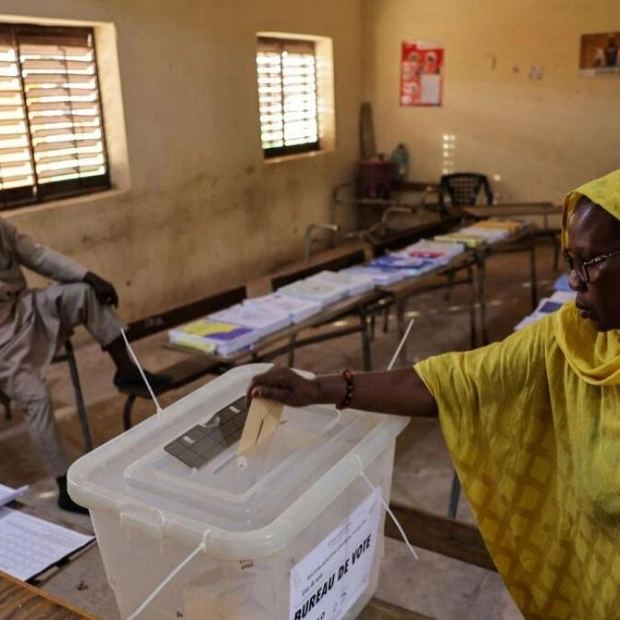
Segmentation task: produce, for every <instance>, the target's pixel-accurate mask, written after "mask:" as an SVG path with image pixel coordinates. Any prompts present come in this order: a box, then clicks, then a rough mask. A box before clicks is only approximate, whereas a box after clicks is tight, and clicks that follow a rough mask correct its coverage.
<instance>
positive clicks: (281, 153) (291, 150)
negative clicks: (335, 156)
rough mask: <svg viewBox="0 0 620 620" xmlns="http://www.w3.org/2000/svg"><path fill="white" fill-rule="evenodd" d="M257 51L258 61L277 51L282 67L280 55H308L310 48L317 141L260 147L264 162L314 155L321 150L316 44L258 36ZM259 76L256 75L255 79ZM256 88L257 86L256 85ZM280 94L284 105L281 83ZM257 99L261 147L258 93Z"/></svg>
mask: <svg viewBox="0 0 620 620" xmlns="http://www.w3.org/2000/svg"><path fill="white" fill-rule="evenodd" d="M256 43H257V50H256V57H257V61H258V55H259V54H260V53H261V52H263V53H265V52H267V51H271V52H273V51H275V50H278V51H279V54H280V61H281V65H280V66H282V54H283V53H284V52H287V51H292V52H293V53H294V52H295V51H297V52H298V53H299V51H305V52H306V53H309V48H311V53H312V56H313V58H314V106H315V108H316V117H315V121H316V134H317V139H316V140H315V141H313V142H304V143H302V144H288V145H287V144H284V145H283V146H277V147H268V148H265V147H264V146H263V147H262V150H263V156H264V158H265V159H266V160H269V159H274V158H278V157H286V156H289V155H300V154H305V153H315V152H317V151H321V150H322V148H323V147H322V144H321V115H320V110H319V102H320V94H319V76H318V70H317V64H318V58H317V43H316V41H314V40H312V39H306V38H303V39H301V38H292V37H287V36H286V35H283V36H277V35H269V36H267V35H262V34H258V35H257V37H256ZM280 76H281V77H283V76H284V72H283V71H282V70H281V71H280ZM259 77H260V76H259V75H258V73H257V78H259ZM257 86H258V84H257ZM280 94H281V96H282V102H283V103H284V98H285V97H284V85H283V83H281V88H280ZM258 98H259V130H260V133H261V146H262V145H263V140H262V134H263V123H262V121H261V120H260V115H261V113H260V107H261V101H260V99H261V97H260V92H258ZM282 127H283V130H284V127H285V123H283V126H282Z"/></svg>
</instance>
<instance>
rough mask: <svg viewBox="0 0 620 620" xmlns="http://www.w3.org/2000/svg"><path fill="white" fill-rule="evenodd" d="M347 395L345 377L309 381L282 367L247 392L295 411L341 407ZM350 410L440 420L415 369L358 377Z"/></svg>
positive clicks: (256, 381)
mask: <svg viewBox="0 0 620 620" xmlns="http://www.w3.org/2000/svg"><path fill="white" fill-rule="evenodd" d="M346 394H347V384H346V381H345V379H344V377H343V376H342V374H337V375H319V376H317V377H316V378H314V379H305V378H303V377H301V376H300V375H298V374H297V373H296V372H294V371H292V370H291V369H290V368H284V367H279V366H274V367H273V368H272V369H271V370H268V371H267V372H265V373H263V374H260V375H257V376H256V377H254V378H253V379H252V382H251V383H250V386H249V388H248V392H247V396H248V400H251V398H252V397H253V396H257V397H260V398H270V399H272V400H277V401H279V402H282V403H284V404H285V405H292V406H294V407H303V406H305V405H311V404H319V403H321V404H333V405H338V404H339V403H342V402H343V400H344V398H345V396H346ZM348 406H349V407H352V408H355V409H364V410H366V411H377V412H380V413H393V414H398V415H405V416H421V417H434V416H437V403H436V402H435V399H434V398H433V397H432V396H431V393H430V392H429V391H428V389H427V388H426V386H425V385H424V383H423V382H422V380H421V379H420V377H419V376H418V374H417V373H416V372H415V370H414V369H413V368H399V369H396V370H389V371H384V372H360V373H354V374H353V391H352V399H351V400H350V403H349V405H348Z"/></svg>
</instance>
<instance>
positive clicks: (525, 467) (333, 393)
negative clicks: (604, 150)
mask: <svg viewBox="0 0 620 620" xmlns="http://www.w3.org/2000/svg"><path fill="white" fill-rule="evenodd" d="M562 242H563V247H564V251H565V256H566V260H567V263H568V266H569V270H570V285H571V288H572V289H573V290H574V291H575V292H576V294H577V297H576V301H575V303H568V304H565V305H564V306H563V307H562V308H561V309H560V310H559V311H557V312H555V313H554V314H552V315H550V316H549V317H547V318H545V319H542V320H540V321H538V322H537V323H535V324H533V325H531V326H530V327H528V328H525V329H523V330H520V331H518V332H516V333H514V334H512V335H511V336H509V337H508V338H506V339H505V340H503V341H502V342H498V343H494V344H491V345H489V346H486V347H483V348H480V349H476V350H473V351H466V352H458V353H447V354H444V355H438V356H435V357H431V358H428V359H426V360H424V361H422V362H420V363H418V364H416V365H415V366H414V367H413V368H400V369H396V370H392V371H386V372H370V373H356V374H355V375H353V374H352V373H351V372H350V371H348V370H345V371H343V372H342V373H341V374H337V375H321V376H317V377H316V378H314V379H312V380H307V379H304V378H302V377H300V376H299V375H298V374H296V373H294V372H292V371H291V370H289V369H287V368H273V369H272V370H270V371H268V372H267V373H264V374H262V375H258V376H257V377H255V378H254V379H253V381H252V383H251V385H250V386H249V389H248V397H249V398H251V397H253V396H259V397H263V398H271V399H275V400H279V401H281V402H283V403H285V404H289V405H293V406H304V405H308V404H312V403H334V404H336V406H338V407H341V408H342V407H349V406H351V407H355V408H358V409H365V410H371V411H380V412H384V413H392V414H399V415H408V416H438V417H439V420H440V424H441V428H442V431H443V434H444V437H445V439H446V442H447V445H448V448H449V450H450V454H451V456H452V459H453V461H454V465H455V468H456V470H457V472H458V475H459V478H460V480H461V484H462V487H463V489H464V491H465V493H466V495H467V498H468V500H469V503H470V505H471V507H472V510H473V512H474V516H475V518H476V522H477V524H478V527H479V528H480V532H481V534H482V536H483V538H484V540H485V543H486V545H487V548H488V550H489V552H490V554H491V557H492V558H493V561H494V562H495V565H496V566H497V569H498V571H499V573H500V574H501V575H502V577H503V579H504V582H505V583H506V586H507V587H508V589H509V591H510V592H511V594H512V596H513V598H514V599H515V601H516V603H517V605H518V606H519V608H520V609H521V612H522V613H523V615H524V616H525V617H526V618H528V619H537V620H538V619H541V620H542V619H545V620H552V619H553V620H555V619H564V618H589V619H593V620H617V619H618V618H620V170H618V171H615V172H612V173H611V174H608V175H607V176H605V177H602V178H600V179H597V180H595V181H591V182H590V183H586V184H585V185H583V186H582V187H580V188H578V189H577V190H575V191H573V192H570V193H569V194H568V195H567V196H566V199H565V202H564V212H563V226H562Z"/></svg>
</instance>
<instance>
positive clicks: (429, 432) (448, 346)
mask: <svg viewBox="0 0 620 620" xmlns="http://www.w3.org/2000/svg"><path fill="white" fill-rule="evenodd" d="M537 255H538V266H539V294H540V295H544V294H546V293H548V292H549V291H550V288H551V284H552V283H553V281H554V279H555V277H556V276H557V274H555V273H554V272H553V270H552V251H551V249H550V248H549V247H541V248H539V250H538V252H537ZM487 282H488V286H487V289H488V290H487V302H488V325H489V329H490V335H491V339H492V340H499V339H501V338H503V337H504V336H506V335H507V334H509V333H510V331H511V329H512V326H513V325H515V324H516V323H517V322H518V321H519V320H520V319H521V318H522V317H523V316H524V315H526V314H528V313H529V312H530V308H531V307H530V287H529V271H528V258H527V254H526V253H518V254H509V255H496V256H492V257H491V258H490V259H489V261H488V276H487ZM408 307H409V314H410V316H415V317H416V323H415V325H414V328H413V331H412V334H411V336H410V339H409V341H408V343H407V351H408V356H409V359H410V360H411V361H415V360H417V359H422V358H424V357H426V356H428V355H432V354H435V353H440V352H443V351H448V350H454V349H464V348H467V347H468V314H467V305H466V293H465V291H464V290H458V289H456V290H454V291H453V292H452V294H451V296H450V299H448V300H446V299H445V298H444V293H427V294H424V295H422V296H419V297H416V298H413V299H412V300H411V301H410V302H409V306H408ZM163 342H164V339H157V338H155V339H153V341H152V342H148V343H145V344H141V345H140V346H138V348H137V352H138V355H139V358H140V359H141V361H142V363H143V364H144V366H145V367H147V368H149V369H151V370H156V369H157V368H158V367H161V366H163V365H166V364H168V363H170V362H171V361H172V360H173V359H176V358H177V357H178V356H179V354H178V353H177V352H174V351H170V350H166V349H163V348H162V347H161V345H162V343H163ZM396 344H397V336H396V329H395V325H394V320H393V318H390V323H389V330H388V332H387V333H385V334H384V333H382V331H381V329H378V330H377V334H376V337H375V340H374V342H373V347H372V352H373V363H374V367H375V368H377V369H381V368H385V367H386V365H387V363H388V361H389V359H390V358H391V356H392V353H393V351H394V349H395V347H396ZM77 357H78V364H79V368H80V373H81V378H82V383H83V388H84V395H85V399H86V404H87V408H88V415H89V419H90V424H91V430H92V433H93V439H94V442H95V444H96V445H100V444H101V443H104V442H105V441H107V440H109V439H111V438H112V437H114V436H116V435H117V434H119V433H120V432H121V411H122V405H123V398H122V397H121V396H120V395H119V394H118V393H117V392H116V390H115V389H114V388H113V386H112V374H113V370H112V365H111V363H110V361H109V360H108V359H107V356H105V355H103V354H101V352H100V351H99V349H98V347H97V346H96V345H93V344H88V345H84V346H81V347H79V348H78V350H77ZM278 361H280V362H281V363H285V361H286V360H285V359H284V358H282V359H281V360H278ZM296 366H297V367H299V368H305V369H308V370H312V371H315V372H332V371H339V370H340V369H341V368H342V367H343V366H348V367H350V368H352V369H355V368H359V367H360V366H361V355H360V342H359V337H358V336H357V335H353V336H349V337H346V338H342V339H339V340H333V341H329V342H327V343H322V344H320V345H316V346H311V347H307V348H305V349H302V350H300V351H298V353H297V360H296ZM49 383H50V388H51V392H52V395H53V398H54V401H55V404H56V416H57V420H58V423H59V426H60V429H61V433H62V435H63V439H64V441H65V444H66V446H67V450H68V452H69V453H70V455H71V456H72V458H76V457H78V456H79V455H80V454H81V452H82V448H81V439H80V434H79V427H78V423H77V419H76V411H75V407H74V401H73V395H72V391H71V384H70V380H69V374H68V370H67V368H66V367H65V365H63V364H58V365H55V366H53V367H52V369H51V372H50V375H49ZM196 387H197V385H193V386H189V387H188V388H186V389H185V390H183V391H182V392H181V391H178V392H176V393H170V394H167V395H166V396H165V397H164V398H163V399H162V400H163V402H162V405H163V406H165V405H166V404H169V403H171V402H173V401H174V400H176V399H177V398H179V397H180V396H181V395H182V394H184V393H187V392H190V391H191V390H192V389H194V388H196ZM134 411H135V414H134V420H136V421H139V420H140V419H144V418H146V417H148V416H149V415H152V413H153V407H152V405H150V404H149V403H147V402H145V401H142V402H139V403H138V404H137V405H136V407H135V408H134ZM0 453H1V454H2V455H3V458H2V462H1V463H0V482H2V483H4V484H8V485H12V486H17V485H20V484H25V483H28V484H30V485H31V490H30V491H29V493H28V494H27V495H26V496H25V497H24V499H23V502H24V503H26V504H28V505H29V506H33V507H35V508H36V509H37V511H38V513H39V514H40V515H41V516H47V517H48V518H50V519H52V520H57V521H60V522H65V523H67V522H68V523H71V524H74V525H75V526H77V527H79V528H81V529H82V530H83V531H92V528H91V524H90V519H89V517H87V516H78V515H71V514H68V513H65V512H61V511H59V510H58V509H57V508H56V504H55V499H56V497H55V483H54V482H53V481H52V480H51V479H49V478H47V477H46V475H45V472H44V471H43V470H42V469H41V467H40V466H39V464H38V461H37V459H36V455H35V454H34V453H33V450H32V448H31V446H30V443H29V440H28V436H27V434H26V431H25V429H24V425H23V421H22V416H21V413H20V412H19V411H16V412H15V417H14V419H13V420H12V421H10V422H8V421H5V420H1V421H0ZM451 480H452V468H451V464H450V459H449V457H448V455H447V452H446V448H445V445H444V442H443V439H442V436H441V432H440V429H439V427H438V424H437V422H436V421H433V420H416V419H413V420H412V422H411V424H410V425H409V426H408V428H407V429H406V430H405V431H404V432H403V434H402V435H401V436H400V437H399V439H398V442H397V455H396V461H395V469H394V481H393V491H392V497H393V499H395V500H397V501H399V502H402V503H408V504H412V505H415V506H418V507H421V508H424V509H426V510H429V511H433V512H437V513H442V514H445V511H446V509H447V505H448V496H449V490H450V484H451ZM458 518H459V519H461V520H464V521H471V514H470V512H469V508H468V506H467V504H466V501H465V500H464V499H463V498H461V501H460V504H459V510H458ZM419 555H420V559H419V561H417V562H416V561H414V560H413V559H412V557H411V556H410V555H409V552H408V551H407V548H406V547H405V545H404V544H402V543H400V542H398V541H395V540H387V541H386V554H385V557H384V559H383V562H382V566H381V576H380V582H379V587H378V590H377V593H376V595H377V596H378V597H379V598H382V599H384V600H386V601H389V602H391V603H394V604H396V605H399V606H402V607H405V608H408V609H411V610H414V611H417V612H419V613H422V614H426V615H428V616H431V617H433V618H437V619H438V620H453V619H455V618H459V619H463V620H465V619H467V620H474V619H480V618H490V619H503V620H516V619H517V618H521V615H520V614H519V612H518V610H517V609H516V608H515V606H514V603H513V602H512V600H511V598H510V596H509V594H508V593H507V591H506V589H505V587H504V586H503V584H502V581H501V579H500V578H499V577H498V575H497V574H495V573H492V572H490V571H486V570H484V569H480V568H477V567H474V566H471V565H468V564H464V563H462V562H459V561H456V560H451V559H448V558H445V557H443V556H439V555H436V554H433V553H430V552H425V551H420V553H419ZM40 585H41V587H43V588H44V589H45V590H47V591H49V592H52V593H54V594H56V595H58V596H61V597H63V598H65V599H68V600H69V601H71V602H72V603H73V604H75V605H77V606H78V607H81V608H83V609H86V610H88V611H89V612H91V613H93V614H95V615H97V616H99V617H101V618H102V619H103V620H116V619H117V618H119V614H118V611H117V609H116V605H115V602H114V597H113V594H112V591H111V589H110V588H109V586H108V584H107V581H106V577H105V574H104V571H103V566H102V563H101V558H100V554H99V551H98V548H97V547H96V545H95V546H93V547H91V548H89V549H88V550H87V551H86V552H84V553H82V554H81V555H80V556H79V557H77V558H75V559H74V560H72V561H71V562H70V563H68V564H67V565H65V566H63V567H62V568H60V569H55V570H53V571H51V572H50V573H49V574H48V575H46V576H45V577H44V578H43V579H42V581H41V584H40ZM144 617H145V618H147V617H148V615H145V616H144Z"/></svg>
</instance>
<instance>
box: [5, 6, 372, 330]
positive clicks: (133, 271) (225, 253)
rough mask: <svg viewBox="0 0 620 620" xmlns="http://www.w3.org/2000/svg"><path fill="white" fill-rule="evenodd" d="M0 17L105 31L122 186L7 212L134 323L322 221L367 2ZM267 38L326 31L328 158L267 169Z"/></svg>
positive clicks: (31, 11) (355, 147)
mask: <svg viewBox="0 0 620 620" xmlns="http://www.w3.org/2000/svg"><path fill="white" fill-rule="evenodd" d="M0 15H2V16H4V17H5V18H6V17H7V16H9V17H12V18H13V19H19V18H21V17H24V18H26V19H28V20H32V19H33V18H36V21H43V20H44V19H46V18H47V19H52V20H61V21H62V20H81V21H85V22H90V23H100V24H101V27H100V28H99V29H98V35H99V38H100V41H99V43H100V44H101V45H102V46H103V47H102V49H99V50H98V51H99V60H100V65H101V67H100V68H101V71H102V72H103V73H105V78H104V81H105V80H109V81H111V83H113V82H114V80H115V79H116V80H117V81H118V79H119V78H120V87H118V86H119V84H117V85H116V86H117V88H116V89H115V91H116V92H112V93H111V92H110V88H108V87H106V88H105V89H104V90H105V100H104V104H105V109H104V113H105V114H106V125H107V131H108V137H109V138H110V139H111V141H112V142H113V149H112V153H111V156H112V158H113V160H114V161H113V164H114V170H116V175H115V179H114V180H115V182H116V184H117V185H119V189H118V190H117V191H111V192H108V193H106V194H99V195H97V196H92V197H88V198H81V199H76V200H71V201H64V202H60V203H57V204H54V205H45V206H43V207H34V208H29V209H27V210H23V211H20V212H18V213H16V214H15V215H12V214H9V215H8V216H9V217H11V218H12V220H13V221H14V222H15V223H16V224H17V225H18V226H19V227H20V228H21V229H23V230H24V231H26V232H29V233H31V234H32V235H33V236H35V237H36V238H37V239H39V240H41V241H43V242H46V243H48V244H49V245H50V246H52V247H54V248H56V249H58V250H60V251H62V252H65V253H67V254H69V255H71V256H73V257H74V258H76V259H77V260H79V261H81V262H83V263H84V264H86V265H87V266H88V267H89V268H91V269H92V270H93V271H97V272H98V273H100V275H102V276H104V277H106V278H108V279H110V280H111V281H112V282H114V283H115V284H116V285H117V287H118V290H119V293H120V296H121V300H122V303H121V308H120V311H121V314H122V316H123V317H124V318H125V319H126V320H132V319H135V318H138V317H139V316H143V315H146V314H150V313H153V312H155V311H157V310H160V309H164V308H169V307H173V306H175V305H178V304H181V303H184V302H187V301H190V300H192V299H196V298H198V297H201V296H204V295H206V294H209V293H210V292H217V291H218V290H221V289H223V288H226V287H231V286H233V285H237V284H242V283H244V282H245V281H247V280H248V279H250V278H252V277H256V276H257V275H260V274H262V273H264V272H265V271H266V270H268V269H270V268H272V267H274V266H277V265H279V264H281V263H283V262H286V261H288V260H291V259H297V258H300V257H302V256H303V234H304V230H305V228H306V226H307V224H309V223H311V222H319V221H327V220H328V218H329V206H330V193H331V189H332V187H333V186H334V185H337V184H339V183H342V182H345V181H347V180H350V178H351V174H352V172H353V170H354V165H355V162H356V160H357V158H358V153H359V143H358V130H357V126H358V125H357V123H358V121H357V118H358V109H359V103H360V94H361V59H360V44H361V43H360V36H361V9H360V5H359V1H358V0H315V1H314V2H312V3H301V2H289V1H287V0H252V2H249V1H248V0H202V1H198V0H180V1H179V0H176V1H173V0H148V2H143V1H142V2H141V1H139V0H55V1H54V2H49V1H47V0H3V1H2V3H1V5H0ZM259 31H276V32H290V33H300V34H310V35H317V36H325V37H332V38H333V43H334V64H335V101H336V110H335V112H336V149H335V150H334V151H333V152H331V153H326V154H319V155H317V156H315V157H300V158H297V159H292V160H288V161H282V162H279V163H269V164H265V162H264V161H263V155H262V150H261V147H260V134H259V121H258V98H257V93H256V67H255V53H256V38H255V37H256V33H257V32H259ZM114 37H116V39H117V41H116V44H117V50H118V67H116V66H115V62H114V54H111V53H110V45H111V43H113V41H111V40H113V39H114ZM112 47H113V45H112ZM117 69H118V70H117ZM104 86H106V85H105V84H104ZM121 93H122V98H121ZM123 116H124V121H123ZM119 119H120V120H119ZM123 124H124V125H125V127H126V144H125V139H124V137H123V136H122V131H121V130H122V126H123ZM125 159H126V160H127V161H125ZM127 162H128V166H129V177H128V176H127V174H126V169H125V163H127ZM35 281H36V280H35Z"/></svg>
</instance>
